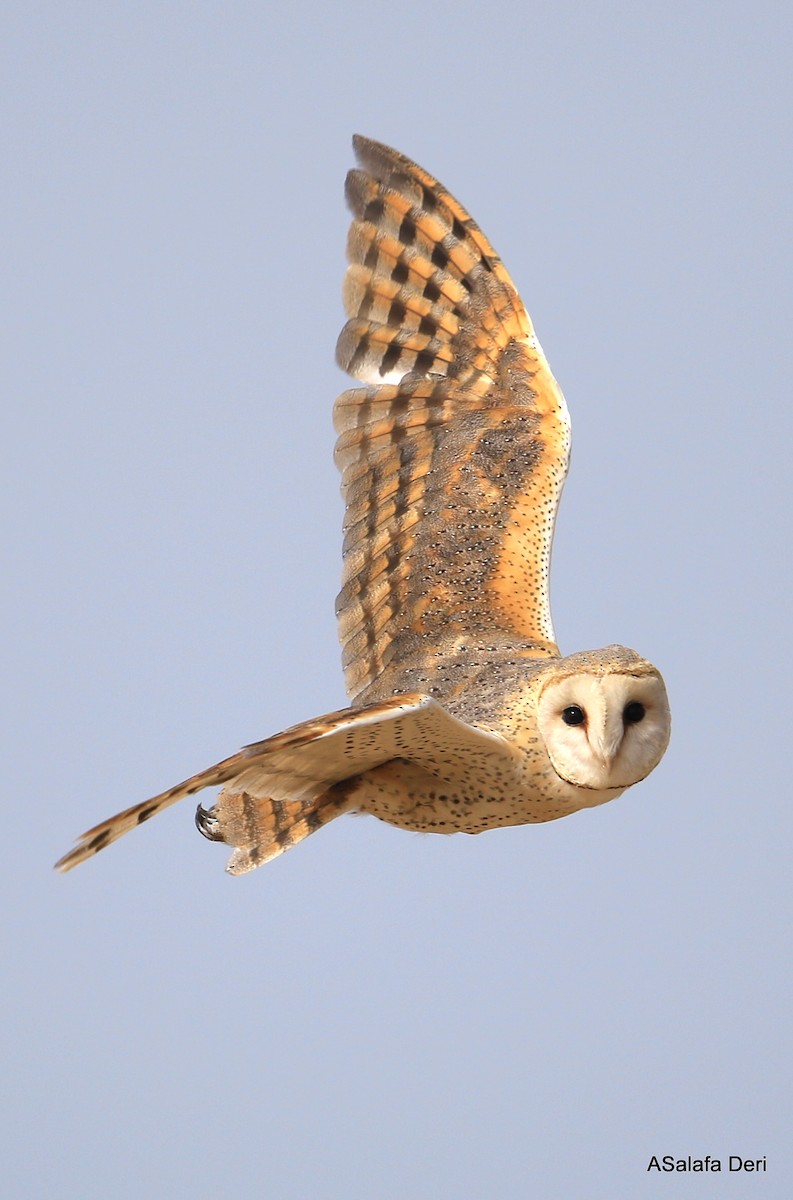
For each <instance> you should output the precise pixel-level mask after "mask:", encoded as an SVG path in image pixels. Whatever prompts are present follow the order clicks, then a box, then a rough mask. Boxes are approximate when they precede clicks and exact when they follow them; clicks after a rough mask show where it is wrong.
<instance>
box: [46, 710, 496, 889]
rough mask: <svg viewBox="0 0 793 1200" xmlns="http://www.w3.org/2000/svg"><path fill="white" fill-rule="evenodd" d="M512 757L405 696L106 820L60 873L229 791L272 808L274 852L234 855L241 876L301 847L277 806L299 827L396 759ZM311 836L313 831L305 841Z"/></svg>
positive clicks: (300, 731)
mask: <svg viewBox="0 0 793 1200" xmlns="http://www.w3.org/2000/svg"><path fill="white" fill-rule="evenodd" d="M512 753H513V752H512V751H511V750H510V748H509V746H508V744H507V742H506V741H505V739H504V738H502V737H501V736H500V735H499V734H498V733H495V732H493V733H491V732H489V731H487V730H484V729H479V728H476V727H474V726H471V725H468V724H466V723H465V722H463V721H459V720H457V719H456V718H455V717H453V716H451V715H450V714H449V713H448V712H446V710H445V709H444V708H442V707H441V705H440V704H438V703H437V702H436V701H435V700H433V699H432V698H431V697H429V696H423V695H418V694H415V695H404V696H398V697H395V698H394V699H392V700H388V701H386V702H384V703H382V704H375V705H371V706H369V707H367V708H361V709H351V708H347V709H342V710H341V711H339V712H334V713H328V714H327V715H326V716H323V717H316V718H315V719H313V720H310V721H304V722H302V723H301V724H299V725H294V726H292V727H291V728H290V729H286V730H284V732H283V733H278V734H276V735H275V736H274V737H270V738H267V739H266V740H265V741H262V742H256V743H254V744H253V745H251V746H246V747H244V749H242V750H240V752H239V753H238V754H235V755H233V756H232V757H231V758H227V759H225V760H224V761H223V762H220V763H218V764H217V765H216V766H214V767H210V768H209V769H208V770H206V771H202V772H201V773H200V774H198V775H194V776H192V778H190V779H187V780H185V782H184V783H180V784H177V786H176V787H173V788H169V790H168V791H166V792H162V793H161V794H160V795H159V796H154V797H153V798H152V799H151V800H146V801H144V802H143V803H142V804H136V805H134V806H133V807H132V808H128V809H125V810H124V812H120V813H118V814H117V815H116V816H114V817H109V818H108V819H107V820H106V821H101V822H100V823H99V824H98V825H95V826H94V827H93V828H92V829H89V830H88V831H87V832H86V833H84V834H83V835H82V837H81V838H79V839H78V844H77V845H76V846H75V848H74V849H73V850H71V851H69V853H68V854H65V855H64V856H63V858H61V859H60V860H59V861H58V862H57V863H56V864H55V866H56V869H57V870H59V871H69V870H71V868H72V867H75V866H77V864H78V863H81V862H84V861H85V859H87V858H91V857H92V856H93V855H94V854H97V853H98V852H99V851H100V850H103V849H104V848H105V846H109V845H110V844H111V843H112V842H115V841H117V840H118V839H119V838H120V837H122V836H123V835H124V834H125V833H129V831H130V830H131V829H135V828H136V827H137V826H138V825H141V824H143V822H144V821H148V820H149V819H150V818H151V817H153V816H155V815H156V814H157V813H159V812H162V811H163V810H164V809H166V808H169V807H170V806H171V805H172V804H175V803H176V802H177V801H178V800H182V799H184V798H185V797H187V796H192V795H195V793H196V792H200V791H202V790H203V789H204V788H208V787H215V786H217V785H219V784H224V785H225V787H224V790H223V795H222V797H221V800H223V798H224V797H225V798H227V799H228V798H234V797H237V796H241V795H243V794H244V795H245V796H246V797H252V798H254V799H262V800H267V801H269V802H271V803H272V805H273V826H272V828H273V845H272V847H268V848H267V850H268V851H269V852H265V850H264V849H263V848H262V847H257V854H256V861H255V862H251V861H248V863H247V865H243V866H241V865H240V864H241V863H244V862H245V855H244V854H243V855H241V856H237V858H236V860H235V858H234V856H233V857H232V863H234V864H235V865H234V867H233V868H232V870H233V873H240V872H241V870H244V869H250V866H258V865H259V864H260V863H262V862H265V861H267V859H268V858H272V857H274V856H275V854H277V853H279V852H280V851H281V850H283V849H285V848H286V845H291V844H293V842H294V841H295V840H299V838H295V837H294V836H292V837H291V839H290V840H289V841H279V840H278V838H277V836H276V835H277V834H278V828H277V825H276V821H277V818H278V816H279V813H280V810H279V808H278V806H279V805H282V804H287V805H290V806H291V809H290V812H291V814H292V815H291V817H290V823H291V824H292V825H294V824H295V819H294V818H295V815H296V813H299V812H300V811H301V806H302V808H303V810H305V808H307V807H308V806H310V805H311V802H312V801H314V800H316V799H317V797H319V796H321V795H322V794H323V793H325V792H327V790H328V789H329V788H331V787H333V786H334V785H335V784H339V783H340V782H341V781H343V780H348V779H353V778H355V777H356V776H358V775H360V774H362V773H363V772H365V771H369V770H371V769H372V768H373V767H377V766H381V765H382V764H383V763H386V762H390V761H391V760H393V759H407V760H409V761H411V762H415V763H417V764H418V765H419V766H421V767H423V768H424V769H425V770H427V771H430V772H433V773H434V772H436V771H438V770H440V769H441V768H442V767H443V766H444V765H445V764H446V763H447V762H448V761H451V762H455V761H457V762H459V763H460V764H462V766H464V764H465V761H466V756H470V755H471V754H475V755H477V756H481V755H483V754H485V755H492V754H500V755H508V756H509V755H511V754H512ZM337 811H340V810H335V811H334V813H333V815H336V812H337ZM308 832H311V828H307V829H306V830H305V831H304V832H303V833H302V835H301V836H305V833H308Z"/></svg>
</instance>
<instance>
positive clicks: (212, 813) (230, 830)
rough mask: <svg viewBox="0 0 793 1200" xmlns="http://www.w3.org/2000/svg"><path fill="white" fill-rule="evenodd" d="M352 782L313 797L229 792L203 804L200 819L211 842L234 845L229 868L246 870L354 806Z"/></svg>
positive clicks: (235, 871) (234, 872) (198, 812)
mask: <svg viewBox="0 0 793 1200" xmlns="http://www.w3.org/2000/svg"><path fill="white" fill-rule="evenodd" d="M354 790H355V788H354V784H353V783H352V781H349V782H348V781H346V780H345V781H343V782H342V783H337V784H335V785H334V786H333V787H331V788H329V789H328V790H327V791H326V792H323V793H322V795H321V796H317V797H316V799H314V800H272V799H269V798H267V797H259V796H252V795H251V794H250V793H249V792H231V791H228V790H226V791H224V792H222V793H221V795H220V796H219V797H218V800H217V803H216V804H215V805H213V807H212V808H203V807H202V805H200V804H199V806H198V809H197V810H196V817H195V823H196V825H197V827H198V830H199V832H200V833H202V834H203V835H204V837H205V838H209V840H210V841H211V842H225V843H226V844H227V845H230V846H233V847H234V853H233V854H232V856H231V858H230V859H229V861H228V863H227V865H226V870H227V871H228V872H229V874H231V875H244V874H245V873H246V872H247V871H252V870H254V868H255V867H260V866H262V864H263V863H267V862H270V860H271V859H273V858H277V857H278V855H279V854H283V852H284V851H285V850H289V849H291V847H292V846H295V845H297V843H298V842H302V841H303V838H307V837H308V835H309V834H310V833H315V832H316V831H317V830H318V829H321V828H322V826H323V825H327V824H328V822H329V821H332V820H333V819H334V817H338V816H340V815H341V814H342V813H343V812H347V811H349V809H350V808H352V807H354V805H353V801H352V793H353V792H354Z"/></svg>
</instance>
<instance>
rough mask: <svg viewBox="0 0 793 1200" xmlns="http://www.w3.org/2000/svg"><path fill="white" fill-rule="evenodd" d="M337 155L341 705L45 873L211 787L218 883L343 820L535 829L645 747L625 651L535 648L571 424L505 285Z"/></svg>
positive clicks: (633, 664) (414, 207) (449, 205)
mask: <svg viewBox="0 0 793 1200" xmlns="http://www.w3.org/2000/svg"><path fill="white" fill-rule="evenodd" d="M353 144H354V148H355V153H356V155H357V158H358V162H359V167H358V168H357V169H355V170H351V171H350V172H349V174H348V176H347V183H346V196H347V201H348V204H349V207H350V209H351V210H352V214H353V219H352V224H351V227H350V232H349V237H348V242H347V252H348V258H349V267H348V269H347V273H346V277H345V280H344V304H345V307H346V310H347V315H348V318H349V319H348V321H347V323H346V325H345V326H344V328H343V330H342V332H341V335H340V337H339V340H338V345H337V351H336V353H337V359H338V362H339V365H340V366H341V367H342V368H343V369H344V370H346V371H347V372H348V373H349V374H350V375H352V376H353V377H354V378H356V379H358V380H361V381H362V382H363V383H364V384H365V385H366V386H365V387H361V388H354V389H352V390H350V391H346V392H344V393H343V394H342V395H341V396H340V397H339V398H338V400H337V401H336V405H335V409H334V418H335V425H336V429H337V432H338V442H337V445H336V462H337V464H338V466H339V469H340V471H341V474H342V494H343V497H344V500H345V503H346V513H345V519H344V549H343V555H344V565H343V577H342V589H341V592H340V593H339V597H338V602H337V614H338V622H339V635H340V639H341V643H342V648H343V665H344V671H345V679H346V685H347V691H348V695H349V697H350V701H351V706H350V707H349V708H346V709H343V710H341V711H339V712H334V713H330V714H328V715H327V716H323V717H318V718H316V719H314V720H310V721H306V722H304V723H302V724H300V725H295V726H293V727H292V728H290V729H287V730H286V731H285V732H283V733H279V734H276V735H275V736H274V737H270V738H267V739H266V740H265V741H262V742H257V743H255V744H254V745H251V746H247V747H245V749H243V750H241V751H240V752H239V753H238V754H235V755H233V756H232V757H231V758H227V759H225V760H224V761H223V762H220V763H218V764H217V765H216V766H213V767H210V768H209V769H208V770H206V771H202V772H201V773H200V774H198V775H194V776H193V777H192V778H191V779H188V780H186V781H185V782H184V783H180V784H178V785H177V786H176V787H173V788H170V789H169V790H168V791H166V792H163V793H162V794H161V795H159V796H155V797H154V798H153V799H151V800H147V801H145V802H144V803H142V804H137V805H135V806H134V807H132V808H128V809H126V810H125V811H124V812H121V813H119V814H118V815H117V816H114V817H110V818H109V820H106V821H103V822H101V823H100V824H99V825H96V826H94V828H93V829H90V830H89V831H88V832H87V833H85V834H84V835H83V836H82V838H80V839H79V842H78V844H77V846H76V847H75V848H74V849H73V850H72V851H70V852H69V853H68V854H66V855H65V856H64V857H63V858H62V859H61V860H60V861H59V862H58V863H57V864H56V865H57V867H58V868H59V869H60V870H62V871H67V870H69V869H70V868H71V867H74V866H76V865H77V863H80V862H83V860H84V859H87V858H90V857H91V856H92V855H94V854H96V853H97V852H98V851H99V850H102V849H103V848H104V847H105V846H108V845H109V844H110V843H111V842H114V841H116V839H117V838H119V837H121V836H122V834H124V833H127V832H128V831H129V830H130V829H133V828H134V827H135V826H136V825H141V824H142V823H143V822H144V821H147V820H148V819H149V818H150V817H152V816H154V814H155V813H158V812H161V811H162V810H163V809H165V808H167V807H168V806H169V805H171V804H174V803H176V801H177V800H180V799H182V798H183V797H185V796H192V795H193V794H194V793H196V792H199V791H201V790H202V789H203V788H208V787H215V786H217V785H222V791H221V792H220V795H219V796H218V797H217V799H216V801H215V803H214V804H213V805H212V806H211V807H210V808H204V807H202V806H201V805H199V807H198V811H197V814H196V823H197V825H198V828H199V830H200V831H201V833H203V834H204V835H205V836H206V837H208V838H209V839H211V840H213V841H219V842H225V843H226V844H227V845H228V846H229V847H230V848H231V849H232V854H231V858H230V860H229V862H228V866H227V870H229V871H230V872H231V873H232V874H234V875H239V874H242V873H244V872H246V871H250V870H252V869H253V868H254V867H258V866H260V865H261V864H262V863H266V862H269V861H270V859H273V858H275V857H276V856H277V855H279V854H281V853H282V852H283V851H284V850H286V849H288V848H289V847H291V846H294V845H295V843H296V842H299V841H301V840H302V839H303V838H305V837H307V836H308V834H310V833H313V832H314V831H315V830H317V829H319V828H320V827H321V826H323V825H325V824H327V823H328V821H331V820H333V818H334V817H337V816H339V815H340V814H341V813H345V812H349V811H357V812H362V813H371V814H373V815H374V816H376V817H379V818H380V819H381V820H383V821H387V822H388V823H390V824H391V825H396V826H398V827H399V828H401V829H408V830H421V831H425V832H432V833H455V832H464V833H481V832H483V831H484V830H489V829H495V828H498V827H500V826H505V825H523V824H530V823H533V822H539V821H552V820H555V819H556V818H558V817H564V816H567V815H568V814H570V813H573V812H576V811H577V810H580V809H584V808H592V807H594V806H595V805H599V804H603V803H605V802H606V801H607V800H612V799H614V797H615V796H619V795H620V793H621V792H623V791H624V790H625V789H626V788H628V787H630V786H631V785H632V784H634V783H638V782H639V780H641V779H644V778H645V776H647V775H648V774H649V773H650V771H652V770H653V768H654V767H655V766H656V765H657V764H658V762H659V761H660V759H661V757H662V755H663V753H664V750H665V749H666V745H667V742H668V740H669V730H670V717H669V706H668V702H667V696H666V690H665V687H664V683H663V680H662V678H661V675H660V673H659V672H658V670H657V669H656V668H655V667H654V666H652V665H651V664H650V663H649V662H647V661H646V660H645V659H643V658H641V657H640V656H639V655H638V654H637V653H635V651H633V650H629V649H626V648H625V647H623V646H607V647H606V648H605V649H602V650H591V651H583V652H580V653H577V654H571V655H569V656H567V657H562V656H561V655H560V653H559V650H558V648H557V646H556V641H555V637H554V631H553V626H552V623H551V612H550V604H549V595H548V572H549V564H550V553H551V539H552V536H553V529H554V521H555V516H556V509H557V504H558V500H559V495H560V492H561V490H562V485H563V483H564V479H565V475H566V472H567V463H568V455H569V444H570V433H569V429H570V427H569V419H568V415H567V407H566V404H565V401H564V398H563V396H562V393H561V391H560V389H559V387H558V385H557V383H556V381H555V379H554V377H553V375H552V374H551V371H550V369H549V366H548V363H547V361H546V358H545V355H544V354H543V351H542V349H541V347H540V343H539V341H538V340H537V337H536V335H535V333H534V329H533V326H532V323H531V321H530V319H529V317H528V314H527V312H526V310H525V308H524V307H523V304H522V302H521V300H520V297H519V296H518V293H517V291H516V290H515V286H514V284H513V283H512V280H511V278H510V276H509V274H508V273H507V271H506V269H505V268H504V266H503V264H502V262H501V259H500V258H499V257H498V255H497V254H496V253H495V251H494V250H493V247H492V246H491V245H490V243H489V241H488V240H487V238H486V237H485V236H484V234H483V233H482V231H481V230H480V229H479V227H478V225H476V224H475V222H474V221H473V220H472V219H471V218H470V217H469V215H468V213H467V212H466V211H465V209H464V208H463V207H462V206H461V205H460V204H459V203H458V202H457V201H456V200H455V199H454V198H453V197H452V196H451V195H450V194H449V193H448V192H447V191H446V189H445V188H443V187H442V186H441V184H440V183H439V182H438V180H437V179H434V178H433V177H432V176H431V175H429V174H428V173H427V172H426V171H424V170H422V168H421V167H419V166H417V165H416V164H415V163H413V162H411V161H410V160H409V159H408V158H405V157H404V156H403V155H401V154H399V153H397V152H396V151H395V150H392V149H390V148H389V147H387V146H383V145H380V144H379V143H377V142H373V141H370V140H369V139H368V138H363V137H356V138H355V139H354V143H353Z"/></svg>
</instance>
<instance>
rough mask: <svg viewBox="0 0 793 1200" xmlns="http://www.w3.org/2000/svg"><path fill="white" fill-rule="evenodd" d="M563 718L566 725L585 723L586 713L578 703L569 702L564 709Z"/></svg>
mask: <svg viewBox="0 0 793 1200" xmlns="http://www.w3.org/2000/svg"><path fill="white" fill-rule="evenodd" d="M562 720H563V721H564V723H565V725H583V723H584V721H585V720H586V713H585V712H584V710H583V708H579V707H578V705H577V704H569V705H568V706H567V708H563V709H562Z"/></svg>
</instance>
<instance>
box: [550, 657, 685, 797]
mask: <svg viewBox="0 0 793 1200" xmlns="http://www.w3.org/2000/svg"><path fill="white" fill-rule="evenodd" d="M537 717H538V723H539V727H540V733H541V734H542V736H543V739H544V741H545V746H546V749H547V751H548V755H549V757H550V759H551V763H552V764H553V768H554V770H555V771H556V774H557V775H559V776H560V778H561V779H564V780H565V781H566V782H567V783H573V784H576V785H577V786H578V787H585V788H596V789H606V788H626V787H630V786H631V784H633V783H638V782H639V780H640V779H644V777H645V776H646V775H649V774H650V772H651V771H652V769H653V767H655V766H657V765H658V763H659V762H660V760H661V757H662V755H663V753H664V750H665V749H666V747H667V744H668V742H669V732H670V719H669V702H668V700H667V697H666V688H665V687H664V684H663V680H662V679H661V677H660V675H658V674H651V675H642V676H639V677H636V676H632V675H628V674H618V673H615V674H606V675H589V674H585V673H581V674H578V675H569V676H567V677H566V678H562V679H559V680H558V681H557V682H552V683H549V684H548V685H547V687H546V688H545V689H544V690H543V692H542V694H541V695H540V700H539V704H538V710H537Z"/></svg>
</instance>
